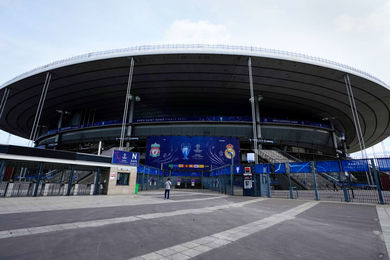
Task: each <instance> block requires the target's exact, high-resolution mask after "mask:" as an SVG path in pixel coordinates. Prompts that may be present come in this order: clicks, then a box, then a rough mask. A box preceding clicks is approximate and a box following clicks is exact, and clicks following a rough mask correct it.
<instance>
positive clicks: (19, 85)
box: [0, 45, 390, 152]
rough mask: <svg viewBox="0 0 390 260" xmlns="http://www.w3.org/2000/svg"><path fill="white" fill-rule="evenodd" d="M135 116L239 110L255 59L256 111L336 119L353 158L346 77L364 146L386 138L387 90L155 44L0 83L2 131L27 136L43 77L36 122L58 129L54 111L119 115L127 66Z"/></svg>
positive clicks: (320, 71) (297, 58) (365, 77)
mask: <svg viewBox="0 0 390 260" xmlns="http://www.w3.org/2000/svg"><path fill="white" fill-rule="evenodd" d="M129 57H133V58H134V60H135V67H134V76H133V83H132V93H133V94H136V95H138V96H140V97H141V98H142V102H140V103H139V104H137V108H136V110H137V111H141V112H147V111H149V110H150V109H158V108H159V107H171V106H188V107H190V108H195V107H197V106H201V107H203V109H215V107H217V108H218V107H219V108H221V109H232V110H234V109H235V108H236V109H240V108H241V107H247V106H248V98H249V97H250V93H249V78H248V57H252V69H253V80H254V88H255V93H256V95H262V96H263V97H264V99H263V101H261V107H266V108H267V109H268V110H272V109H275V110H280V109H281V110H285V111H294V112H296V113H298V114H300V115H307V116H308V117H312V118H313V117H315V118H325V117H328V118H331V117H334V123H335V127H336V128H337V129H339V130H344V131H345V134H346V138H347V143H348V144H349V145H350V151H351V152H353V151H356V150H358V149H359V145H358V140H357V138H356V135H355V130H354V127H353V118H352V113H351V109H350V104H349V101H348V96H347V91H346V86H345V82H344V76H345V75H346V74H348V75H349V77H350V80H351V84H352V88H353V94H354V96H355V101H356V106H357V109H358V111H359V116H360V123H361V126H362V131H363V135H364V139H365V142H366V147H369V146H371V145H373V144H376V143H378V142H380V141H381V140H383V139H385V138H386V137H388V136H389V135H390V87H389V86H388V85H386V84H385V83H384V82H382V81H380V80H379V79H377V78H375V77H373V76H371V75H370V74H368V73H365V72H363V71H360V70H357V69H354V68H352V67H350V66H346V65H343V64H340V63H336V62H332V61H329V60H325V59H321V58H316V57H311V56H308V55H303V54H297V53H291V52H285V51H278V50H271V49H263V48H255V47H242V46H225V45H156V46H139V47H132V48H127V49H118V50H111V51H103V52H95V53H88V54H85V55H80V56H76V57H72V58H69V59H65V60H61V61H57V62H53V63H50V64H48V65H45V66H42V67H39V68H36V69H34V70H31V71H29V72H26V73H24V74H22V75H20V76H18V77H16V78H14V79H12V80H10V81H8V82H6V83H5V84H3V85H2V86H1V89H0V97H2V95H3V93H4V90H5V88H9V89H10V94H9V98H8V101H7V103H6V106H5V109H4V113H3V116H2V120H1V122H0V128H1V129H3V130H5V131H8V132H10V133H13V134H16V135H19V136H22V137H28V136H29V133H30V131H31V126H32V123H33V120H34V115H35V112H36V108H37V104H38V102H39V98H40V95H41V91H42V87H43V84H44V81H45V74H46V72H48V71H50V72H51V73H52V79H51V83H50V86H49V90H48V94H47V97H46V101H45V104H44V108H43V112H42V119H41V123H44V122H56V121H57V118H58V114H57V113H55V110H57V109H62V110H71V111H73V110H77V109H83V108H89V109H94V108H95V109H98V110H99V113H100V114H101V115H104V116H106V117H110V116H111V115H112V116H117V115H121V114H122V111H123V105H124V97H125V94H126V87H127V80H128V73H129V65H130V59H129Z"/></svg>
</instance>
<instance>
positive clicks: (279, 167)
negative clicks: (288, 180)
mask: <svg viewBox="0 0 390 260" xmlns="http://www.w3.org/2000/svg"><path fill="white" fill-rule="evenodd" d="M274 166H275V173H286V164H284V163H275V164H274Z"/></svg>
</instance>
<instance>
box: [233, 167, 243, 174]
mask: <svg viewBox="0 0 390 260" xmlns="http://www.w3.org/2000/svg"><path fill="white" fill-rule="evenodd" d="M234 174H242V167H241V165H234Z"/></svg>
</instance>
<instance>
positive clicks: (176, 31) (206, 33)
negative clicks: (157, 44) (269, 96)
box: [163, 20, 230, 44]
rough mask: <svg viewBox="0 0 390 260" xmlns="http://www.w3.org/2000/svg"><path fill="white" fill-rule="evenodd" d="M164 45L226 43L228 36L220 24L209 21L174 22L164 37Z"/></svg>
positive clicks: (227, 32)
mask: <svg viewBox="0 0 390 260" xmlns="http://www.w3.org/2000/svg"><path fill="white" fill-rule="evenodd" d="M163 41H164V42H166V43H214V44H215V43H228V42H229V41H230V34H229V31H228V29H227V28H226V27H225V26H224V25H221V24H213V23H211V22H209V21H203V20H201V21H197V22H193V21H190V20H176V21H174V22H173V23H172V24H171V26H170V27H169V28H168V30H167V31H166V33H165V36H164V40H163Z"/></svg>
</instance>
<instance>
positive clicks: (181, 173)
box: [171, 171, 202, 177]
mask: <svg viewBox="0 0 390 260" xmlns="http://www.w3.org/2000/svg"><path fill="white" fill-rule="evenodd" d="M171 176H182V177H202V172H195V171H194V172H189V171H172V173H171Z"/></svg>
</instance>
